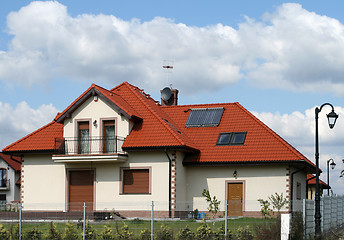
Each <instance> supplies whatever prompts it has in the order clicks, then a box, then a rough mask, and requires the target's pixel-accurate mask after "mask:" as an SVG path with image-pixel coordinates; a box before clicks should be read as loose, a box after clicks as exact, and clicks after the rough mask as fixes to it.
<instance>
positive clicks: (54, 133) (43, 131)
mask: <svg viewBox="0 0 344 240" xmlns="http://www.w3.org/2000/svg"><path fill="white" fill-rule="evenodd" d="M62 137H63V124H61V123H57V122H55V121H52V122H51V123H49V124H47V125H45V126H43V127H41V128H40V129H38V130H36V131H34V132H33V133H31V134H29V135H27V136H26V137H23V138H22V139H20V140H18V141H16V142H15V143H12V144H11V145H9V146H7V147H5V148H4V149H3V150H2V151H3V152H7V153H11V152H19V153H20V152H32V151H44V152H45V151H48V152H49V151H54V150H55V138H62Z"/></svg>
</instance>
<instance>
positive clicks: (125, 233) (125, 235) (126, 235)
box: [119, 223, 134, 240]
mask: <svg viewBox="0 0 344 240" xmlns="http://www.w3.org/2000/svg"><path fill="white" fill-rule="evenodd" d="M133 236H134V234H133V233H132V232H130V231H129V227H128V225H127V224H125V223H124V224H123V226H122V228H121V231H120V232H119V239H121V240H129V239H133Z"/></svg>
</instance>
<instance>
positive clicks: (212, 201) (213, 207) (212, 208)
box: [202, 189, 221, 218]
mask: <svg viewBox="0 0 344 240" xmlns="http://www.w3.org/2000/svg"><path fill="white" fill-rule="evenodd" d="M202 196H203V197H205V200H206V201H207V203H208V204H209V206H208V211H209V212H210V213H211V214H212V215H213V218H215V216H216V213H217V212H218V211H219V205H220V203H221V201H219V200H217V199H216V196H213V198H212V197H211V196H210V193H209V190H206V189H203V192H202Z"/></svg>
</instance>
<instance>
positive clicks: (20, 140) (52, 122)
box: [2, 120, 58, 152]
mask: <svg viewBox="0 0 344 240" xmlns="http://www.w3.org/2000/svg"><path fill="white" fill-rule="evenodd" d="M54 123H58V122H56V121H55V120H53V121H51V122H50V123H48V124H46V125H44V126H43V127H41V128H39V129H37V130H36V131H34V132H32V133H30V134H28V135H26V136H24V137H22V138H21V139H19V140H18V141H16V142H14V143H12V144H11V145H8V146H7V147H5V148H4V149H2V151H3V152H6V149H8V148H11V147H13V146H15V145H17V144H18V143H20V142H22V141H24V140H25V139H27V138H29V137H30V136H32V135H34V134H36V133H38V132H40V131H42V130H44V129H45V128H47V127H49V126H50V125H52V124H54Z"/></svg>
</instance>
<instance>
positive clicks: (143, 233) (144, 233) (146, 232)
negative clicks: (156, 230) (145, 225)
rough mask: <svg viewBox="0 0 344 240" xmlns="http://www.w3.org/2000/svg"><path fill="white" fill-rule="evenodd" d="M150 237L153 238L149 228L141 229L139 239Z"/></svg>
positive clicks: (146, 239)
mask: <svg viewBox="0 0 344 240" xmlns="http://www.w3.org/2000/svg"><path fill="white" fill-rule="evenodd" d="M150 239H151V231H150V230H148V229H143V230H141V232H140V236H139V237H138V240H150Z"/></svg>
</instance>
